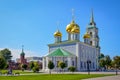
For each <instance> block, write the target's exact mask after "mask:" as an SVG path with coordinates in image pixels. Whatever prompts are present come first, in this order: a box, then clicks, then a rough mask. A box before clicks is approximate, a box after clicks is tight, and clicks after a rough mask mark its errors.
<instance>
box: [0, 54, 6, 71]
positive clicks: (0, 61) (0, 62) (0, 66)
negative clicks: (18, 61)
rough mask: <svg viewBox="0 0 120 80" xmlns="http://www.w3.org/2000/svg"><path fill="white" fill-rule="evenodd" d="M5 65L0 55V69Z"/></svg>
mask: <svg viewBox="0 0 120 80" xmlns="http://www.w3.org/2000/svg"><path fill="white" fill-rule="evenodd" d="M5 66H6V61H5V59H4V57H2V56H0V70H1V69H4V68H5Z"/></svg>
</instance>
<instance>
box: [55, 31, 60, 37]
mask: <svg viewBox="0 0 120 80" xmlns="http://www.w3.org/2000/svg"><path fill="white" fill-rule="evenodd" d="M54 36H55V37H62V33H61V32H60V31H59V30H57V31H56V32H55V33H54Z"/></svg>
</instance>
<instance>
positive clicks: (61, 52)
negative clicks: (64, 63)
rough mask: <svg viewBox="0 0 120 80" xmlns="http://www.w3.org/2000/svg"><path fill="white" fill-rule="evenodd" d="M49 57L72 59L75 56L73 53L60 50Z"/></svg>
mask: <svg viewBox="0 0 120 80" xmlns="http://www.w3.org/2000/svg"><path fill="white" fill-rule="evenodd" d="M47 56H48V57H72V56H75V55H73V54H72V53H70V52H68V51H66V50H64V49H62V48H58V49H56V50H55V51H53V52H51V53H50V54H48V55H47Z"/></svg>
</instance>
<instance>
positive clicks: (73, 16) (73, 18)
mask: <svg viewBox="0 0 120 80" xmlns="http://www.w3.org/2000/svg"><path fill="white" fill-rule="evenodd" d="M72 20H73V21H74V20H75V15H74V9H72Z"/></svg>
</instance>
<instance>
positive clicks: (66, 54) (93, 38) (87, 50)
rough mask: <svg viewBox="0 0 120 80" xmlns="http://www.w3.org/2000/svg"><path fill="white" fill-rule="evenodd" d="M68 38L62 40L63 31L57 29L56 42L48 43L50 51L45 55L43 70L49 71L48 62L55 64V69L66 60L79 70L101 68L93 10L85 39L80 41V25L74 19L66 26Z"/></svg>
mask: <svg viewBox="0 0 120 80" xmlns="http://www.w3.org/2000/svg"><path fill="white" fill-rule="evenodd" d="M66 32H67V34H68V37H67V40H65V41H62V33H61V32H60V31H59V30H57V31H56V32H55V33H54V38H55V42H54V43H53V44H48V47H49V52H48V54H47V55H46V56H44V57H43V70H45V71H47V70H49V69H48V62H49V61H52V62H53V63H54V65H55V67H54V69H53V70H54V71H57V70H58V69H59V67H58V62H59V61H62V62H64V63H65V64H66V65H67V67H66V68H65V70H66V71H67V70H68V67H70V66H74V67H76V70H77V71H86V70H88V68H89V69H90V70H96V69H98V68H99V64H98V57H99V55H100V46H99V36H98V28H97V26H96V23H95V22H94V17H93V12H92V15H91V18H90V23H89V24H88V25H87V29H86V33H85V34H84V35H83V38H84V41H83V42H82V41H80V27H79V25H78V24H76V23H75V21H74V20H72V21H71V22H70V24H68V25H67V27H66Z"/></svg>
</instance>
